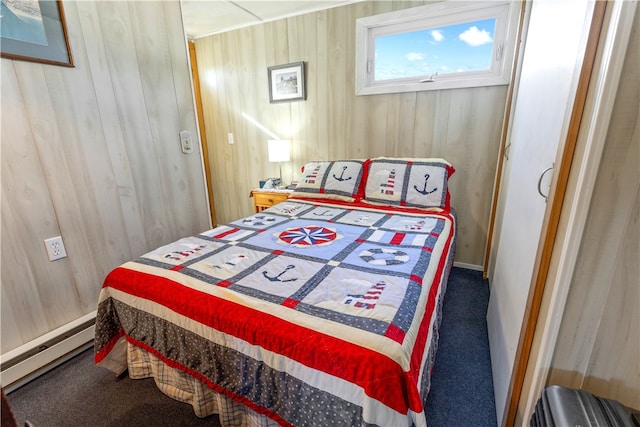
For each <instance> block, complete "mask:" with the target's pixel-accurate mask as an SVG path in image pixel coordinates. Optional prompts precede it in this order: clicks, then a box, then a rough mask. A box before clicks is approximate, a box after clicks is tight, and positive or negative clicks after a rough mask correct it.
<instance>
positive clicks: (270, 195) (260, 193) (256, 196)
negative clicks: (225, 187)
mask: <svg viewBox="0 0 640 427" xmlns="http://www.w3.org/2000/svg"><path fill="white" fill-rule="evenodd" d="M292 192H293V190H264V189H262V188H257V189H255V190H251V195H250V196H251V197H253V210H254V212H256V213H258V212H262V211H263V210H265V209H267V208H270V207H271V206H273V205H275V204H277V203H280V202H282V201H285V200H287V197H289V194H291V193H292Z"/></svg>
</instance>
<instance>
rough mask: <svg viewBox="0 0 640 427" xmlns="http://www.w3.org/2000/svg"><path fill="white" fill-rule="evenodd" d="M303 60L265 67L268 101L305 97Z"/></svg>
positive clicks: (298, 99)
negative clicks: (267, 79) (267, 78)
mask: <svg viewBox="0 0 640 427" xmlns="http://www.w3.org/2000/svg"><path fill="white" fill-rule="evenodd" d="M304 69H305V66H304V62H293V63H291V64H283V65H274V66H272V67H267V73H268V75H269V102H271V103H272V104H273V103H276V102H292V101H302V100H305V99H306V91H305V75H304Z"/></svg>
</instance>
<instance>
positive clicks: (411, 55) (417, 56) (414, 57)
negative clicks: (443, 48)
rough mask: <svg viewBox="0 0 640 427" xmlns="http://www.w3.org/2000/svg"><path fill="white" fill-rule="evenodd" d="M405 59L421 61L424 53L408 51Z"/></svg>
mask: <svg viewBox="0 0 640 427" xmlns="http://www.w3.org/2000/svg"><path fill="white" fill-rule="evenodd" d="M407 59H408V60H409V61H422V60H423V59H424V54H422V53H418V52H409V53H407Z"/></svg>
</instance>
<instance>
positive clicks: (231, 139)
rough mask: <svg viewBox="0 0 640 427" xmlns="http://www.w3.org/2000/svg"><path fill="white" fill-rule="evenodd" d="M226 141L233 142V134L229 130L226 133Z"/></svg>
mask: <svg viewBox="0 0 640 427" xmlns="http://www.w3.org/2000/svg"><path fill="white" fill-rule="evenodd" d="M227 142H228V143H229V144H233V142H234V141H233V134H232V133H231V132H229V133H228V134H227Z"/></svg>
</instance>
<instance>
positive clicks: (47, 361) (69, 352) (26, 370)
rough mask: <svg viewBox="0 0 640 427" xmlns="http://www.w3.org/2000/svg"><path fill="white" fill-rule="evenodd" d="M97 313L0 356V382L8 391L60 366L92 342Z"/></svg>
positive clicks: (83, 317)
mask: <svg viewBox="0 0 640 427" xmlns="http://www.w3.org/2000/svg"><path fill="white" fill-rule="evenodd" d="M95 319H96V312H95V311H93V312H91V313H89V314H87V315H85V316H82V317H81V318H79V319H77V320H74V321H73V322H70V323H67V324H66V325H63V326H61V327H59V328H57V329H54V330H53V331H51V332H49V333H47V334H44V335H42V336H40V337H38V338H36V339H34V340H32V341H29V342H28V343H26V344H23V345H21V346H20V347H18V348H16V349H14V350H11V351H8V352H7V353H4V354H2V355H0V382H1V383H2V388H3V390H4V391H5V393H10V392H11V391H13V390H15V389H17V388H18V387H20V386H22V385H24V384H26V383H27V382H29V381H31V380H33V379H34V378H36V377H38V376H40V375H42V374H44V373H45V372H47V371H49V370H51V369H53V368H55V367H56V366H59V365H60V364H62V363H64V362H66V361H67V360H69V359H71V358H73V357H74V356H76V355H78V354H79V353H81V352H83V351H85V350H86V349H88V348H90V347H91V346H92V345H93V337H94V335H95Z"/></svg>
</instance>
